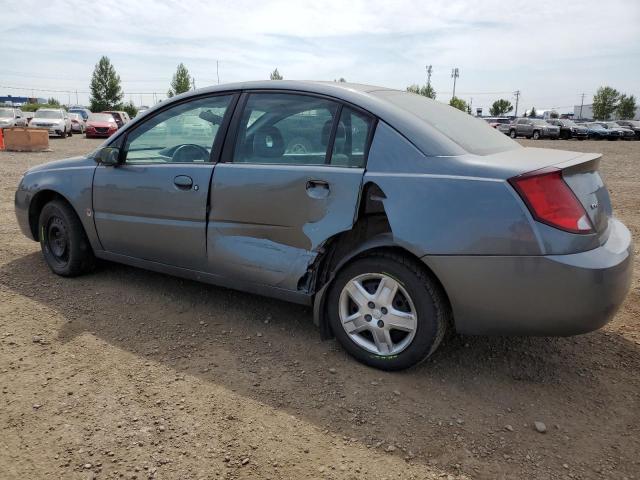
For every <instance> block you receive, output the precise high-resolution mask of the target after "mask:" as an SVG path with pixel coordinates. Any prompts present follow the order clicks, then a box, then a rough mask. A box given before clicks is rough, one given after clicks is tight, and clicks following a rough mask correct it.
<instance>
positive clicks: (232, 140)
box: [219, 88, 378, 169]
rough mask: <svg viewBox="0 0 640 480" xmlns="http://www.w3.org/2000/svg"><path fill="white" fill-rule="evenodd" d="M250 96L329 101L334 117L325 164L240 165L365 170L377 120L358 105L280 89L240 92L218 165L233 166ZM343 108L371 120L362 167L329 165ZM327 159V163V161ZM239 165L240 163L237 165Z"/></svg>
mask: <svg viewBox="0 0 640 480" xmlns="http://www.w3.org/2000/svg"><path fill="white" fill-rule="evenodd" d="M251 94H272V95H278V94H286V95H297V96H303V97H315V98H321V99H323V100H329V101H331V102H334V103H335V104H336V105H337V108H336V115H335V116H334V119H333V125H332V126H331V134H330V136H329V141H328V143H327V153H326V156H325V162H324V163H323V164H318V165H298V164H289V163H277V164H276V163H242V165H252V166H253V165H258V166H269V165H274V166H280V167H282V166H283V165H284V166H290V167H306V166H313V167H336V168H363V169H366V168H367V163H368V161H369V151H370V149H371V144H372V143H373V136H374V134H375V130H376V127H377V125H378V118H377V117H376V116H375V115H373V114H372V113H370V112H368V111H367V110H365V109H363V108H362V107H360V106H358V105H354V104H352V103H350V102H346V101H344V100H342V99H340V98H336V97H332V96H330V95H322V94H319V93H315V92H306V91H304V90H288V89H282V88H274V89H271V88H256V89H247V90H242V91H241V94H240V98H239V100H238V102H237V104H236V108H235V111H234V112H233V118H232V119H231V121H230V122H229V128H228V130H227V132H226V136H225V140H224V145H223V147H222V153H221V156H220V159H219V163H229V164H235V163H236V162H234V161H233V156H234V154H235V147H236V140H237V137H238V134H239V129H240V122H241V121H242V116H243V115H244V110H245V108H246V106H247V101H248V99H249V96H250V95H251ZM343 107H348V108H350V109H352V110H353V111H355V112H357V113H360V114H361V115H363V116H366V117H369V118H370V119H371V128H370V129H369V135H368V136H367V143H366V145H365V155H364V165H363V166H362V167H343V166H339V165H331V156H332V154H333V146H334V142H335V134H336V131H337V129H338V123H339V122H340V115H341V114H342V109H343ZM327 159H328V161H327ZM237 165H240V163H237Z"/></svg>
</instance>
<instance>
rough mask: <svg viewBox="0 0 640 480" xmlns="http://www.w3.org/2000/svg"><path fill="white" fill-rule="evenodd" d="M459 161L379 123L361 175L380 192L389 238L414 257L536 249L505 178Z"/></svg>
mask: <svg viewBox="0 0 640 480" xmlns="http://www.w3.org/2000/svg"><path fill="white" fill-rule="evenodd" d="M478 158H481V157H474V158H473V159H470V162H473V163H474V164H477V163H478ZM464 167H465V166H464V160H463V159H461V158H460V157H426V156H425V155H423V154H422V153H421V152H420V151H419V150H418V149H417V148H416V147H414V146H413V145H412V144H411V143H410V142H409V141H408V140H406V139H405V138H404V137H402V136H401V135H400V134H398V133H397V132H396V131H395V130H393V129H392V128H391V127H389V126H388V125H386V124H384V123H383V122H380V123H379V124H378V128H377V130H376V135H375V137H374V140H373V143H372V145H371V149H370V152H369V160H368V165H367V173H366V174H365V179H364V181H365V183H368V182H372V183H375V184H376V185H378V187H380V189H381V190H382V192H383V193H384V197H385V198H384V199H383V200H382V201H383V204H384V210H385V213H386V215H387V217H388V220H389V225H390V227H391V231H392V233H393V238H394V241H395V242H396V243H397V244H398V245H400V246H402V247H404V248H406V249H407V250H409V251H410V252H412V253H413V254H414V255H416V256H418V257H422V256H424V255H427V254H430V255H539V254H540V253H541V250H540V245H539V241H538V239H537V237H536V233H535V231H534V230H533V228H532V226H531V222H530V217H529V216H528V213H527V212H525V211H524V210H523V209H522V208H521V206H520V204H519V202H518V200H517V199H516V197H515V195H516V194H515V192H513V191H512V189H511V188H510V187H509V185H508V184H507V182H506V181H505V180H504V179H501V178H491V177H486V176H476V175H469V174H468V172H469V171H472V170H473V168H468V169H466V171H465V168H464Z"/></svg>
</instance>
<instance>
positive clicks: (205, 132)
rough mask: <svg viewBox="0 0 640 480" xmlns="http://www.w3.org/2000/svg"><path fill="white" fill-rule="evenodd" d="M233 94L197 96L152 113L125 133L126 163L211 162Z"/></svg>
mask: <svg viewBox="0 0 640 480" xmlns="http://www.w3.org/2000/svg"><path fill="white" fill-rule="evenodd" d="M232 98H233V95H223V96H216V97H207V98H199V99H196V100H192V101H188V102H185V103H180V104H178V105H175V106H173V107H171V108H168V109H167V110H164V111H163V112H161V113H159V114H157V115H154V116H153V117H151V118H150V119H149V120H147V121H146V122H144V123H142V124H141V125H139V126H138V127H137V128H136V129H135V130H133V131H132V132H131V133H129V135H128V136H127V141H126V145H125V150H126V163H128V164H145V163H203V162H208V161H210V158H211V157H212V150H213V148H214V146H215V145H216V142H215V140H216V136H217V133H218V129H219V128H220V125H221V124H222V121H223V118H224V115H225V113H226V111H227V108H228V107H229V104H230V102H231V99H232Z"/></svg>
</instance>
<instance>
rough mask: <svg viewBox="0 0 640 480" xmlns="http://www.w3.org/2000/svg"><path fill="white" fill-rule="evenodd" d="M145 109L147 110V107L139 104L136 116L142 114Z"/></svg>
mask: <svg viewBox="0 0 640 480" xmlns="http://www.w3.org/2000/svg"><path fill="white" fill-rule="evenodd" d="M147 110H149V107H147V106H146V105H141V106H140V108H138V112H137V113H136V117H139V116H140V115H142V114H143V113H144V112H146V111H147Z"/></svg>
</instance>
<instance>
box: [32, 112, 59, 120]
mask: <svg viewBox="0 0 640 480" xmlns="http://www.w3.org/2000/svg"><path fill="white" fill-rule="evenodd" d="M35 118H62V112H60V111H59V110H38V111H37V112H36V114H35Z"/></svg>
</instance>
